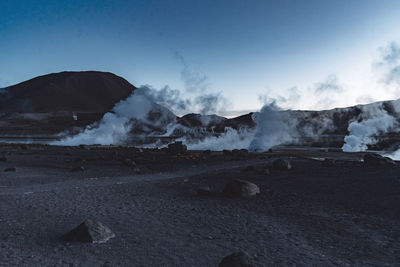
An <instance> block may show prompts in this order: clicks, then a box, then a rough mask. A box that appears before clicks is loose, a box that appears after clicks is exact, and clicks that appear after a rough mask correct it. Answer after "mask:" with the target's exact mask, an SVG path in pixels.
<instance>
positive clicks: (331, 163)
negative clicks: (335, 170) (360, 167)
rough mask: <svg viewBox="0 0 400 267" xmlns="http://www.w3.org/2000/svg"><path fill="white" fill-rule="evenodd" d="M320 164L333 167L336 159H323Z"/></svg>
mask: <svg viewBox="0 0 400 267" xmlns="http://www.w3.org/2000/svg"><path fill="white" fill-rule="evenodd" d="M321 165H322V166H324V167H333V166H335V165H336V161H335V160H334V159H324V160H323V161H322V162H321Z"/></svg>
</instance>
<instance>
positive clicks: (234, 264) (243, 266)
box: [218, 251, 253, 267]
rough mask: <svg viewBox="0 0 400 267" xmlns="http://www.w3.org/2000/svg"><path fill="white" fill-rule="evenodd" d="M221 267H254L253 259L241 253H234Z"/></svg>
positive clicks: (227, 257)
mask: <svg viewBox="0 0 400 267" xmlns="http://www.w3.org/2000/svg"><path fill="white" fill-rule="evenodd" d="M218 266H219V267H252V266H253V264H252V262H251V258H250V257H249V255H247V254H246V253H244V252H242V251H239V252H234V253H232V254H230V255H228V256H226V257H225V258H223V259H222V261H221V262H220V263H219V264H218Z"/></svg>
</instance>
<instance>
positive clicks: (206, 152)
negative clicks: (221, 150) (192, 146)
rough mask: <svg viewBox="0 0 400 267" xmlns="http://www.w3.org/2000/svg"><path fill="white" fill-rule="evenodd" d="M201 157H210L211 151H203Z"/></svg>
mask: <svg viewBox="0 0 400 267" xmlns="http://www.w3.org/2000/svg"><path fill="white" fill-rule="evenodd" d="M203 155H204V156H210V155H211V150H209V149H208V150H204V151H203Z"/></svg>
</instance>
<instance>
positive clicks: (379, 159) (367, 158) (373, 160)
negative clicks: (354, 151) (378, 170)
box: [364, 153, 397, 166]
mask: <svg viewBox="0 0 400 267" xmlns="http://www.w3.org/2000/svg"><path fill="white" fill-rule="evenodd" d="M364 163H365V164H367V165H370V166H396V165H397V163H396V162H395V161H394V160H392V159H391V158H388V157H383V156H381V155H379V154H376V153H369V154H365V155H364Z"/></svg>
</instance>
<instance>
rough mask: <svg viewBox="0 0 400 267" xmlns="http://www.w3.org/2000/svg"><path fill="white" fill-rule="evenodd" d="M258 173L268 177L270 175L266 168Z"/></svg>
mask: <svg viewBox="0 0 400 267" xmlns="http://www.w3.org/2000/svg"><path fill="white" fill-rule="evenodd" d="M259 173H260V174H265V175H269V174H271V171H270V170H269V168H268V167H267V168H263V169H261V170H260V172H259Z"/></svg>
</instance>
